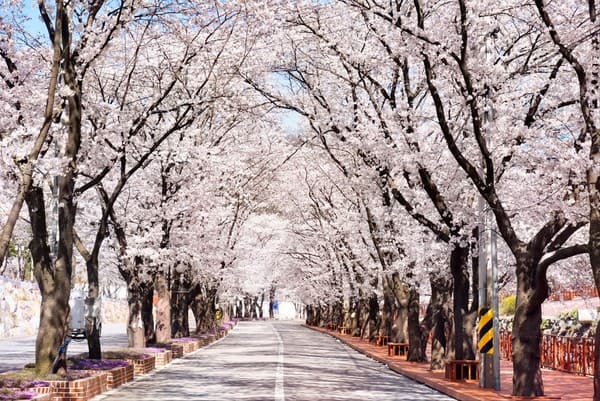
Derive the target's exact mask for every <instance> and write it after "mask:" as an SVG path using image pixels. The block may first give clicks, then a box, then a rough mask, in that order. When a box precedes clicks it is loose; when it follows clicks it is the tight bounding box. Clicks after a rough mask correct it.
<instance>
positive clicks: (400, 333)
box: [391, 273, 420, 343]
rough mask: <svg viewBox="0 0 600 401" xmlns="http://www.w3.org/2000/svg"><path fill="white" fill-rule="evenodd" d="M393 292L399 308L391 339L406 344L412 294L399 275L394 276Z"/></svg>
mask: <svg viewBox="0 0 600 401" xmlns="http://www.w3.org/2000/svg"><path fill="white" fill-rule="evenodd" d="M392 290H393V294H394V298H395V299H396V302H397V303H398V307H397V308H396V314H395V317H394V324H393V326H392V331H391V339H392V341H394V342H406V340H407V336H406V327H408V326H407V323H408V305H409V301H410V292H409V288H408V285H407V284H405V283H403V282H402V280H401V279H400V275H399V274H398V273H394V274H393V275H392ZM417 295H418V294H417ZM418 317H419V316H418V315H417V319H418ZM419 343H420V341H419Z"/></svg>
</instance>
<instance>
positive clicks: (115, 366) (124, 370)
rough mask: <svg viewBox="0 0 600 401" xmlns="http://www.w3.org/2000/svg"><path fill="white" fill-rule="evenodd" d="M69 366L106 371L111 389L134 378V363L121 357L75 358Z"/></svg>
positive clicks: (77, 368)
mask: <svg viewBox="0 0 600 401" xmlns="http://www.w3.org/2000/svg"><path fill="white" fill-rule="evenodd" d="M69 368H70V369H73V370H102V371H105V372H106V374H107V387H108V388H109V389H113V388H117V387H119V386H120V385H122V384H125V383H127V382H129V381H132V380H133V371H134V368H133V365H132V364H130V363H128V362H127V361H123V360H119V359H73V360H72V361H71V365H70V366H69Z"/></svg>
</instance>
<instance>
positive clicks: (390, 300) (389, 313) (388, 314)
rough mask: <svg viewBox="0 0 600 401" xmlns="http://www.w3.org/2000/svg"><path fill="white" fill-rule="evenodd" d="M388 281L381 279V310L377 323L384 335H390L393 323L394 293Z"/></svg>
mask: <svg viewBox="0 0 600 401" xmlns="http://www.w3.org/2000/svg"><path fill="white" fill-rule="evenodd" d="M388 283H389V282H388V280H383V310H382V311H381V312H382V315H381V320H380V324H379V332H380V334H381V335H384V336H389V335H391V333H392V324H393V323H394V304H395V302H394V294H393V292H392V289H391V288H390V286H389V284H388Z"/></svg>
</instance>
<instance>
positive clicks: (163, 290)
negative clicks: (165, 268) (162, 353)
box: [154, 273, 171, 343]
mask: <svg viewBox="0 0 600 401" xmlns="http://www.w3.org/2000/svg"><path fill="white" fill-rule="evenodd" d="M154 291H155V294H156V297H157V301H156V342H157V343H166V342H168V341H169V340H170V339H171V296H170V293H169V289H168V286H167V279H166V277H165V276H164V274H160V273H159V274H157V275H156V278H155V279H154Z"/></svg>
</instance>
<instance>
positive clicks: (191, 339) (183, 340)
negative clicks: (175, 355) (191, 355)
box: [173, 337, 198, 343]
mask: <svg viewBox="0 0 600 401" xmlns="http://www.w3.org/2000/svg"><path fill="white" fill-rule="evenodd" d="M194 341H198V339H197V338H194V337H181V338H174V339H173V342H178V343H193V342H194Z"/></svg>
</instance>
